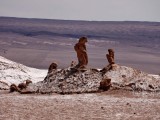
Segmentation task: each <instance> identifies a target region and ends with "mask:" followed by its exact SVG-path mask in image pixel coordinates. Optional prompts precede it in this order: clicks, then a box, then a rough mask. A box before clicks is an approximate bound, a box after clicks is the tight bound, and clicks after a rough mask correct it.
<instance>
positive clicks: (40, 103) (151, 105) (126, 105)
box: [0, 90, 160, 120]
mask: <svg viewBox="0 0 160 120" xmlns="http://www.w3.org/2000/svg"><path fill="white" fill-rule="evenodd" d="M7 92H8V91H0V120H159V119H160V93H146V92H139V93H137V92H132V91H122V90H112V91H111V90H110V91H107V92H102V93H90V94H73V95H58V94H45V95H41V94H29V95H21V94H19V93H16V92H15V93H7Z"/></svg>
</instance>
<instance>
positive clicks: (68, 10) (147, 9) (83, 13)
mask: <svg viewBox="0 0 160 120" xmlns="http://www.w3.org/2000/svg"><path fill="white" fill-rule="evenodd" d="M0 16H10V17H24V18H47V19H65V20H91V21H92V20H96V21H157V22H160V0H0Z"/></svg>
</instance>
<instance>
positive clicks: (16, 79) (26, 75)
mask: <svg viewBox="0 0 160 120" xmlns="http://www.w3.org/2000/svg"><path fill="white" fill-rule="evenodd" d="M46 75H47V70H39V69H35V68H30V67H27V66H24V65H22V64H19V63H16V62H13V61H10V60H8V59H6V58H4V57H1V56H0V81H1V82H0V88H3V87H2V85H3V86H4V83H5V84H7V85H8V86H10V85H11V84H13V83H14V84H16V85H18V84H19V83H21V82H23V81H25V80H32V82H34V83H35V82H38V81H42V80H44V77H45V76H46ZM2 82H3V84H2ZM8 86H6V87H5V88H6V89H9V87H8Z"/></svg>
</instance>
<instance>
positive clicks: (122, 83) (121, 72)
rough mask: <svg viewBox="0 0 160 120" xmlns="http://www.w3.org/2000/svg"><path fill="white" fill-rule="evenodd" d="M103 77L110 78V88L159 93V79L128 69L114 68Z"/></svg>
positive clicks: (124, 67) (122, 67)
mask: <svg viewBox="0 0 160 120" xmlns="http://www.w3.org/2000/svg"><path fill="white" fill-rule="evenodd" d="M104 76H107V77H109V78H111V80H112V86H113V87H116V88H123V89H130V90H145V91H160V77H155V76H154V75H150V74H147V73H144V72H142V71H140V70H136V69H133V68H130V67H126V66H116V67H114V69H113V70H110V71H108V72H106V73H105V75H104Z"/></svg>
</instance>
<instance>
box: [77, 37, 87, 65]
mask: <svg viewBox="0 0 160 120" xmlns="http://www.w3.org/2000/svg"><path fill="white" fill-rule="evenodd" d="M86 42H87V38H86V37H81V38H80V39H79V41H78V43H77V44H75V46H74V49H75V51H76V53H77V58H78V64H77V66H76V68H85V67H86V65H87V64H88V55H87V49H86V45H85V43H86Z"/></svg>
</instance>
